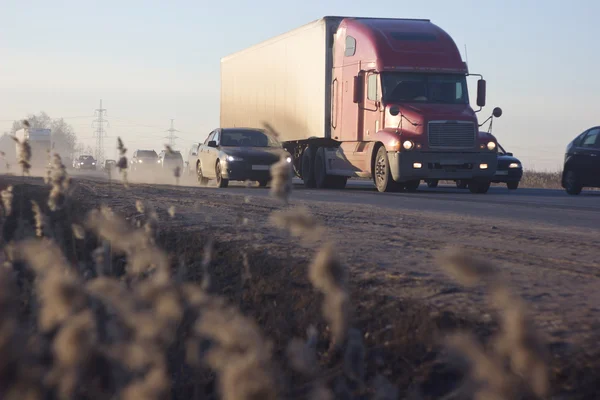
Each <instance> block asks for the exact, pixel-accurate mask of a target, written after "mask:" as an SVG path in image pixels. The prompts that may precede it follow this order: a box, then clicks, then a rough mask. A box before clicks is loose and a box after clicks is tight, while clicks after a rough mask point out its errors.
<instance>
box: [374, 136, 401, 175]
mask: <svg viewBox="0 0 600 400" xmlns="http://www.w3.org/2000/svg"><path fill="white" fill-rule="evenodd" d="M373 139H374V140H373V142H371V143H372V146H370V147H371V148H370V149H369V160H371V162H370V163H369V166H370V171H369V173H370V174H373V170H374V169H375V157H376V156H377V151H378V150H379V148H380V147H381V146H384V147H385V148H386V150H387V151H394V150H396V149H397V146H398V143H399V142H400V135H399V134H397V133H396V132H395V131H394V132H390V131H385V130H382V131H378V132H377V133H375V135H374V137H373Z"/></svg>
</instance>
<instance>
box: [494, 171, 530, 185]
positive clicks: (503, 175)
mask: <svg viewBox="0 0 600 400" xmlns="http://www.w3.org/2000/svg"><path fill="white" fill-rule="evenodd" d="M522 177H523V170H522V169H521V168H513V169H508V170H502V171H496V174H495V175H494V177H493V178H492V182H494V183H508V182H519V181H521V178H522Z"/></svg>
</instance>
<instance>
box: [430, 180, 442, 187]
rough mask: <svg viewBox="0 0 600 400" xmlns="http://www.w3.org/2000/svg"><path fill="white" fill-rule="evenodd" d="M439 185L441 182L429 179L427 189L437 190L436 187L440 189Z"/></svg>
mask: <svg viewBox="0 0 600 400" xmlns="http://www.w3.org/2000/svg"><path fill="white" fill-rule="evenodd" d="M439 183H440V181H438V180H437V179H429V180H427V187H430V188H436V187H438V184H439Z"/></svg>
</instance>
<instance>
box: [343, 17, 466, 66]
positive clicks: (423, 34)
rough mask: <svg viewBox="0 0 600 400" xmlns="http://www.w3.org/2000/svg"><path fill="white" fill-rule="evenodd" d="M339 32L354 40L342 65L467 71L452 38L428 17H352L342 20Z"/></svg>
mask: <svg viewBox="0 0 600 400" xmlns="http://www.w3.org/2000/svg"><path fill="white" fill-rule="evenodd" d="M340 31H342V32H344V34H345V35H348V36H351V37H353V38H355V39H356V52H355V54H354V55H353V56H350V57H344V64H345V65H347V64H349V63H355V62H357V61H358V60H360V62H361V64H368V63H375V65H376V67H375V69H377V70H378V71H380V72H381V71H420V72H451V73H461V74H464V73H467V72H468V70H467V67H466V64H465V63H464V62H463V60H462V57H461V55H460V52H459V50H458V47H457V46H456V44H455V43H454V40H452V38H451V37H450V36H449V35H448V34H447V33H446V32H445V31H444V30H443V29H441V28H440V27H438V26H436V25H434V24H433V23H431V22H430V21H427V20H402V19H376V18H352V19H345V20H343V21H342V23H341V25H340Z"/></svg>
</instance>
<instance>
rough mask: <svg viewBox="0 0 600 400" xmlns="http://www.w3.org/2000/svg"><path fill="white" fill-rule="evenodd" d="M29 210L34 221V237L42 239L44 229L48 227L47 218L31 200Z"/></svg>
mask: <svg viewBox="0 0 600 400" xmlns="http://www.w3.org/2000/svg"><path fill="white" fill-rule="evenodd" d="M31 210H32V211H33V218H34V219H35V235H36V236H37V237H42V236H44V233H45V231H46V229H45V228H46V227H47V226H48V218H47V217H46V216H45V215H44V213H43V212H42V209H41V208H40V205H39V204H38V203H37V202H36V201H35V200H31Z"/></svg>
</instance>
